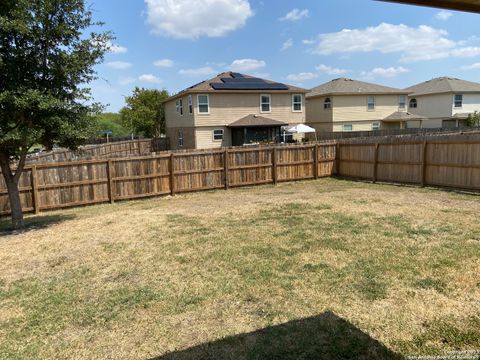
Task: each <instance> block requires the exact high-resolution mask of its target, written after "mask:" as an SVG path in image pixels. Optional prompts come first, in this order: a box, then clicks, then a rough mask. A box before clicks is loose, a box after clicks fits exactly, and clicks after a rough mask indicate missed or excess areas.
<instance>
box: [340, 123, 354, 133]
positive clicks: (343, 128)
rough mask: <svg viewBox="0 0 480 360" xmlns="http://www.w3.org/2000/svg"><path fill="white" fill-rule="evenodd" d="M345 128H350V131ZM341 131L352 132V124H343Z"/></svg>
mask: <svg viewBox="0 0 480 360" xmlns="http://www.w3.org/2000/svg"><path fill="white" fill-rule="evenodd" d="M345 126H351V127H352V129H351V130H345ZM342 131H343V132H350V131H353V124H343V125H342Z"/></svg>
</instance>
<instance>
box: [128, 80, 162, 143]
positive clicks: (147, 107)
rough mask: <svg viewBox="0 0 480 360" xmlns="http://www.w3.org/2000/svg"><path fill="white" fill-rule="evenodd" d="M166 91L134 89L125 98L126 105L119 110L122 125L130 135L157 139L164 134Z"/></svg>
mask: <svg viewBox="0 0 480 360" xmlns="http://www.w3.org/2000/svg"><path fill="white" fill-rule="evenodd" d="M168 96H169V95H168V92H167V90H161V91H160V90H154V89H144V88H138V87H136V88H135V89H134V90H133V94H132V95H131V96H126V97H125V102H126V103H127V105H126V106H125V107H123V108H122V109H121V110H120V115H121V117H122V124H123V126H124V127H126V128H129V129H131V131H132V133H137V134H138V133H141V134H143V135H144V136H146V137H159V136H160V135H161V134H164V133H165V111H164V106H163V102H164V101H165V100H166V99H167V98H168Z"/></svg>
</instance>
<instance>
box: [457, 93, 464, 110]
mask: <svg viewBox="0 0 480 360" xmlns="http://www.w3.org/2000/svg"><path fill="white" fill-rule="evenodd" d="M462 105H463V95H455V107H456V108H461V107H462Z"/></svg>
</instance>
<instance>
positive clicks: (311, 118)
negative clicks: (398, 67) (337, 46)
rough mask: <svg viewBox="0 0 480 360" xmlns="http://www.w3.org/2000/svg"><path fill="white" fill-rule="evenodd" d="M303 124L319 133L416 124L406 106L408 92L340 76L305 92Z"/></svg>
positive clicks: (419, 117) (392, 127)
mask: <svg viewBox="0 0 480 360" xmlns="http://www.w3.org/2000/svg"><path fill="white" fill-rule="evenodd" d="M306 99H307V104H306V107H307V112H306V119H307V120H306V123H307V124H308V125H309V126H311V127H313V128H315V129H316V130H317V131H319V132H332V131H335V132H337V131H369V130H380V129H400V128H402V129H403V128H412V127H420V123H421V120H422V117H421V116H418V115H416V114H412V113H411V112H409V111H408V109H407V100H408V91H407V90H401V89H395V88H391V87H387V86H383V85H377V84H371V83H367V82H363V81H357V80H352V79H346V78H340V79H335V80H332V81H329V82H327V83H325V84H322V85H320V86H317V87H315V88H313V89H312V90H311V91H310V92H309V93H308V94H307V95H306Z"/></svg>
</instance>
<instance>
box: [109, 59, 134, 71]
mask: <svg viewBox="0 0 480 360" xmlns="http://www.w3.org/2000/svg"><path fill="white" fill-rule="evenodd" d="M106 65H107V66H108V67H111V68H112V69H115V70H126V69H128V68H131V67H132V64H130V63H128V62H125V61H110V62H107V63H106Z"/></svg>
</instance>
